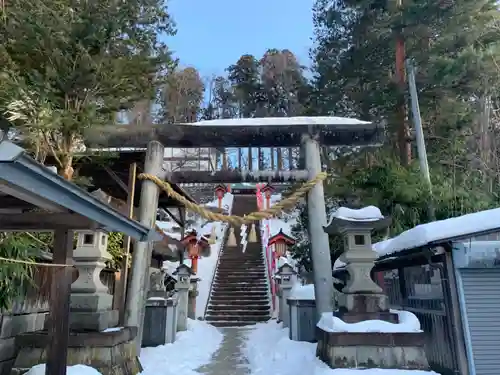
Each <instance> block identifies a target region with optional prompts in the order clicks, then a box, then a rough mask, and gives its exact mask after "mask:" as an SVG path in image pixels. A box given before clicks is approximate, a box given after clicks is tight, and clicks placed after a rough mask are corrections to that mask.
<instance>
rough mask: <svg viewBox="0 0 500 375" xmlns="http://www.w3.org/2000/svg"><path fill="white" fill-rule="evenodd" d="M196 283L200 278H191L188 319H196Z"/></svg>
mask: <svg viewBox="0 0 500 375" xmlns="http://www.w3.org/2000/svg"><path fill="white" fill-rule="evenodd" d="M198 281H200V278H198V277H195V276H191V279H190V283H191V284H190V287H189V293H188V318H190V319H196V297H198V294H199V293H198Z"/></svg>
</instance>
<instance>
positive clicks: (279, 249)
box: [267, 229, 295, 259]
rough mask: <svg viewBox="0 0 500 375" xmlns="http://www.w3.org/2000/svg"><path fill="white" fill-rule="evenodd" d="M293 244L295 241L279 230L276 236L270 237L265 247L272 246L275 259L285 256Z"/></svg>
mask: <svg viewBox="0 0 500 375" xmlns="http://www.w3.org/2000/svg"><path fill="white" fill-rule="evenodd" d="M294 244H295V240H294V239H293V238H292V237H290V236H288V235H286V234H285V233H283V229H280V231H279V232H278V233H277V234H275V235H274V236H271V237H270V238H269V240H268V242H267V246H272V245H274V256H275V258H277V259H279V258H281V257H282V256H285V255H286V252H287V250H288V248H289V247H290V246H293V245H294Z"/></svg>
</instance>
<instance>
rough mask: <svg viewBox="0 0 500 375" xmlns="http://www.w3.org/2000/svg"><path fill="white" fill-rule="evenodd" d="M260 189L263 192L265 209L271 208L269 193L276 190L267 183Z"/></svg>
mask: <svg viewBox="0 0 500 375" xmlns="http://www.w3.org/2000/svg"><path fill="white" fill-rule="evenodd" d="M260 191H261V192H262V193H264V195H265V197H266V207H265V209H266V210H267V209H269V208H271V194H272V193H274V192H275V191H276V189H275V188H273V187H272V186H271V185H269V184H267V185H266V186H264V187H263V188H262V189H261V190H260Z"/></svg>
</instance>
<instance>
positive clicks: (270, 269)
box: [256, 184, 276, 313]
mask: <svg viewBox="0 0 500 375" xmlns="http://www.w3.org/2000/svg"><path fill="white" fill-rule="evenodd" d="M256 190H257V191H256V196H257V206H258V208H259V210H262V208H263V207H262V206H263V200H264V198H263V197H262V193H261V191H260V186H259V185H258V184H257V189H256ZM261 223H262V224H265V228H263V230H264V231H265V237H264V238H263V237H262V236H261V246H262V251H263V253H264V259H265V261H266V270H267V281H268V283H269V294H270V296H271V305H272V310H273V313H274V311H275V309H276V301H275V300H276V290H275V289H276V288H275V283H274V279H273V275H272V274H273V264H272V261H270V260H269V258H270V254H269V250H270V247H269V246H268V245H267V244H265V243H264V242H263V241H262V240H263V239H265V240H266V241H267V240H268V239H269V234H270V233H269V223H268V222H267V220H262V221H261ZM271 258H272V254H271Z"/></svg>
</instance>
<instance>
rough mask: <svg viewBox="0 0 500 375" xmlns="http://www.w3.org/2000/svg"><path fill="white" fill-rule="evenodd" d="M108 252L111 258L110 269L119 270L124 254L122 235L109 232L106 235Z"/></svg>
mask: <svg viewBox="0 0 500 375" xmlns="http://www.w3.org/2000/svg"><path fill="white" fill-rule="evenodd" d="M107 250H108V252H109V253H110V254H111V257H112V258H113V259H112V260H111V263H110V265H109V266H110V267H111V268H113V269H116V270H118V269H120V268H121V264H122V261H123V258H124V256H125V253H124V251H123V233H118V232H111V233H109V235H108V249H107Z"/></svg>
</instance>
